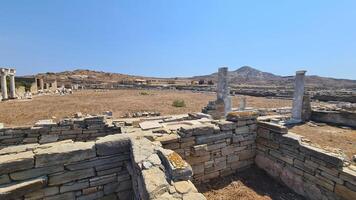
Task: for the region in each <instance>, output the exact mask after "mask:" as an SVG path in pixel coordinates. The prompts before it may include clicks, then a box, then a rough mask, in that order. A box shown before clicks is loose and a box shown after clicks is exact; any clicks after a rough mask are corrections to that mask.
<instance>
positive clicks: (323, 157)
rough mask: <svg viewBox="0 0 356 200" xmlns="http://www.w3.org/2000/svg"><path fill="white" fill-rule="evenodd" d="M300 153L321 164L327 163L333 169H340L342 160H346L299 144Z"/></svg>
mask: <svg viewBox="0 0 356 200" xmlns="http://www.w3.org/2000/svg"><path fill="white" fill-rule="evenodd" d="M299 149H300V151H301V152H303V153H305V154H307V155H310V156H312V157H314V158H315V159H317V160H320V161H322V162H327V163H329V164H331V165H333V166H335V167H342V166H343V165H344V160H346V158H344V157H342V156H340V155H338V154H335V153H331V152H327V151H326V150H323V149H320V148H316V147H312V146H309V145H308V144H301V145H300V147H299Z"/></svg>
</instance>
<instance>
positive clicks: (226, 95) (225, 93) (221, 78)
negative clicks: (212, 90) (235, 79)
mask: <svg viewBox="0 0 356 200" xmlns="http://www.w3.org/2000/svg"><path fill="white" fill-rule="evenodd" d="M216 93H217V100H218V101H223V102H224V114H225V116H226V115H227V113H228V112H231V97H230V89H229V79H228V68H227V67H221V68H219V72H218V84H217V92H216Z"/></svg>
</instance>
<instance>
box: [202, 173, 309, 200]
mask: <svg viewBox="0 0 356 200" xmlns="http://www.w3.org/2000/svg"><path fill="white" fill-rule="evenodd" d="M197 188H198V190H199V192H202V193H203V194H204V196H205V197H206V198H207V199H208V200H272V199H273V200H302V199H304V198H303V197H301V196H299V195H298V194H296V193H294V192H293V191H291V190H290V189H289V188H287V187H285V186H283V185H281V184H279V183H278V182H276V181H275V180H273V179H272V178H271V177H269V176H268V175H267V174H266V173H265V172H264V171H262V170H261V169H258V168H257V167H253V168H250V169H247V170H245V171H242V172H238V173H236V174H233V175H231V176H228V177H224V178H218V179H213V180H211V181H210V182H209V183H207V184H202V185H199V186H197Z"/></svg>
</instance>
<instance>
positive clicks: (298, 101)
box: [292, 71, 306, 122]
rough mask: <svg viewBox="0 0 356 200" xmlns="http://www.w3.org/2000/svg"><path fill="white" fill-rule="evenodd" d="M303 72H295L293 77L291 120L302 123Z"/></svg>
mask: <svg viewBox="0 0 356 200" xmlns="http://www.w3.org/2000/svg"><path fill="white" fill-rule="evenodd" d="M305 72H306V71H297V72H296V75H295V81H294V95H293V107H292V120H293V121H295V122H301V121H302V108H303V96H304V85H305Z"/></svg>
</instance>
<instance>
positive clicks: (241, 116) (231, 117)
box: [226, 111, 258, 122]
mask: <svg viewBox="0 0 356 200" xmlns="http://www.w3.org/2000/svg"><path fill="white" fill-rule="evenodd" d="M257 117H258V113H257V112H255V111H235V112H229V113H228V114H227V116H226V120H228V121H232V122H238V121H239V120H249V119H256V118H257Z"/></svg>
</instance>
